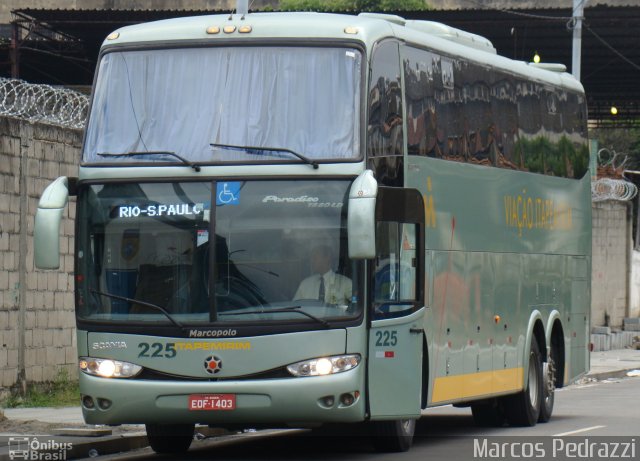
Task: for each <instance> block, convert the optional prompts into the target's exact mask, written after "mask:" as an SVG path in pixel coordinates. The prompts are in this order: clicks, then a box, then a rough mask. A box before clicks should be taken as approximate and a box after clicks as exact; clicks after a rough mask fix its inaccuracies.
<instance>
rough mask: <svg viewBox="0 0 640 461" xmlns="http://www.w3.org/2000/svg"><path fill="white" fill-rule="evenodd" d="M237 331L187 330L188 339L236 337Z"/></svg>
mask: <svg viewBox="0 0 640 461" xmlns="http://www.w3.org/2000/svg"><path fill="white" fill-rule="evenodd" d="M237 334H238V331H237V330H231V329H227V330H189V338H225V337H230V336H236V335H237Z"/></svg>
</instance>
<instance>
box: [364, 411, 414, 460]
mask: <svg viewBox="0 0 640 461" xmlns="http://www.w3.org/2000/svg"><path fill="white" fill-rule="evenodd" d="M372 424H373V439H372V442H373V446H374V448H375V449H376V451H379V452H385V453H397V452H402V451H408V450H409V448H411V445H412V444H413V435H414V434H415V431H416V420H415V419H399V420H395V421H374V422H373V423H372Z"/></svg>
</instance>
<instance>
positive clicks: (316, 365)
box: [287, 354, 360, 376]
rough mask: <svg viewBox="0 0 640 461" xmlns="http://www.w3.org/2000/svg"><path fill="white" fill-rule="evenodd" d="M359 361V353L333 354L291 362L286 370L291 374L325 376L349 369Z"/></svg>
mask: <svg viewBox="0 0 640 461" xmlns="http://www.w3.org/2000/svg"><path fill="white" fill-rule="evenodd" d="M359 363H360V355H359V354H349V355H335V356H333V357H320V358H317V359H311V360H303V361H302V362H296V363H292V364H291V365H288V366H287V370H288V371H289V373H291V374H292V375H293V376H326V375H331V374H334V373H342V372H343V371H347V370H351V369H353V368H355V367H357V366H358V364H359Z"/></svg>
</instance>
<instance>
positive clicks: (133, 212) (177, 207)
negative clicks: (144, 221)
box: [118, 203, 204, 218]
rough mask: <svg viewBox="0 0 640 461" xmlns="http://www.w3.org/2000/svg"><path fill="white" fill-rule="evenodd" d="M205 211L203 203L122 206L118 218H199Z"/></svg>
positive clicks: (119, 208)
mask: <svg viewBox="0 0 640 461" xmlns="http://www.w3.org/2000/svg"><path fill="white" fill-rule="evenodd" d="M203 210H204V204H202V203H195V204H194V203H177V204H161V205H147V206H146V207H140V206H138V205H122V206H119V207H118V218H137V217H139V216H148V217H155V216H197V215H199V214H201V213H202V211H203Z"/></svg>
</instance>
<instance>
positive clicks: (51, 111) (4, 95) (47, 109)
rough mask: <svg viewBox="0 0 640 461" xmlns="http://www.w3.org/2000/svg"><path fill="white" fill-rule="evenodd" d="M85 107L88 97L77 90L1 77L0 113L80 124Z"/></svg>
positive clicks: (33, 119)
mask: <svg viewBox="0 0 640 461" xmlns="http://www.w3.org/2000/svg"><path fill="white" fill-rule="evenodd" d="M88 111H89V98H88V97H87V96H86V95H84V94H82V93H79V92H77V91H74V90H70V89H68V88H56V87H53V86H51V85H44V84H34V83H27V82H25V81H23V80H18V79H9V78H2V77H0V115H8V116H12V117H18V118H23V119H26V120H29V121H32V122H44V123H49V124H52V125H59V126H63V127H67V128H83V127H84V124H85V121H86V119H87V114H88Z"/></svg>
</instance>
